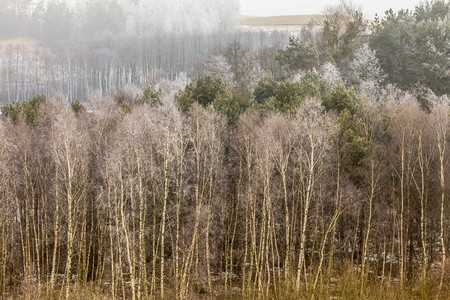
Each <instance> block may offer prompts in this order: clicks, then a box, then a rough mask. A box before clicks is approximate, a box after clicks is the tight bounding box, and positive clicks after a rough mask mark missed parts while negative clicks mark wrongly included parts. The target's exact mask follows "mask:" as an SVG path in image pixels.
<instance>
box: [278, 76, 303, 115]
mask: <svg viewBox="0 0 450 300" xmlns="http://www.w3.org/2000/svg"><path fill="white" fill-rule="evenodd" d="M303 99H304V95H303V90H302V85H301V84H300V82H287V81H285V82H281V83H280V84H279V85H278V88H277V94H276V96H275V109H276V110H277V111H280V112H282V113H293V112H294V110H295V108H296V107H298V106H299V105H300V103H302V101H303Z"/></svg>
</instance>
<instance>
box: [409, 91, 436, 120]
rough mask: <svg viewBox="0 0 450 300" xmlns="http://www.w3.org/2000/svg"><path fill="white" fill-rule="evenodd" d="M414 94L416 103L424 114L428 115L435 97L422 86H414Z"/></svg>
mask: <svg viewBox="0 0 450 300" xmlns="http://www.w3.org/2000/svg"><path fill="white" fill-rule="evenodd" d="M414 89H415V92H416V98H417V102H418V103H419V106H420V108H421V109H422V110H423V111H424V112H426V113H430V112H431V110H432V109H433V105H434V104H435V101H436V100H437V97H436V95H435V94H434V93H433V91H432V90H431V89H429V88H426V87H424V86H423V85H419V84H418V85H416V86H415V87H414Z"/></svg>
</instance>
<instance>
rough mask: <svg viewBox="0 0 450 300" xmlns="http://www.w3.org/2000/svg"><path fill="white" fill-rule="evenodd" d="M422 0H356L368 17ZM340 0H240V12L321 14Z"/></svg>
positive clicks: (411, 7)
mask: <svg viewBox="0 0 450 300" xmlns="http://www.w3.org/2000/svg"><path fill="white" fill-rule="evenodd" d="M420 2H423V1H421V0H394V1H393V0H376V1H374V0H354V1H352V3H353V4H355V5H356V6H357V7H359V6H361V7H362V9H363V12H364V13H365V15H366V17H367V18H373V17H374V16H375V13H378V15H379V16H384V12H385V11H386V10H387V9H389V8H392V9H393V10H394V11H395V12H396V11H399V10H400V9H402V8H408V9H414V7H415V6H416V5H418V4H419V3H420ZM338 3H339V0H240V13H241V14H242V15H249V16H277V15H302V14H320V13H321V12H322V10H323V9H324V7H325V6H326V5H330V4H338Z"/></svg>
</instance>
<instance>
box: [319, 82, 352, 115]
mask: <svg viewBox="0 0 450 300" xmlns="http://www.w3.org/2000/svg"><path fill="white" fill-rule="evenodd" d="M359 103H360V102H359V99H358V97H357V95H356V93H355V91H354V89H353V88H347V87H346V86H345V84H344V83H343V82H339V83H338V85H337V86H336V87H335V88H334V89H331V90H330V91H329V92H328V93H327V94H326V95H325V97H324V99H323V104H324V106H325V108H326V109H327V110H331V109H334V110H337V111H338V112H342V111H343V110H348V111H349V112H350V113H351V114H354V113H355V112H356V110H357V109H358V106H359Z"/></svg>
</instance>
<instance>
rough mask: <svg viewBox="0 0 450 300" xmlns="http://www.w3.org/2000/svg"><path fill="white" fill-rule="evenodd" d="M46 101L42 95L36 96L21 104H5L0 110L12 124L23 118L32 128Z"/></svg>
mask: <svg viewBox="0 0 450 300" xmlns="http://www.w3.org/2000/svg"><path fill="white" fill-rule="evenodd" d="M46 101H47V99H46V97H45V96H44V95H37V96H34V97H33V98H30V99H28V100H26V101H23V102H13V103H9V104H6V105H5V106H4V107H3V108H2V113H3V115H5V116H6V117H8V118H10V119H11V121H12V122H13V123H17V121H18V120H19V119H20V118H21V116H23V118H24V119H25V122H26V123H27V124H28V125H29V126H31V127H34V126H35V125H36V124H37V122H38V120H39V117H40V113H41V110H40V109H41V105H42V104H44V103H45V102H46Z"/></svg>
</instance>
